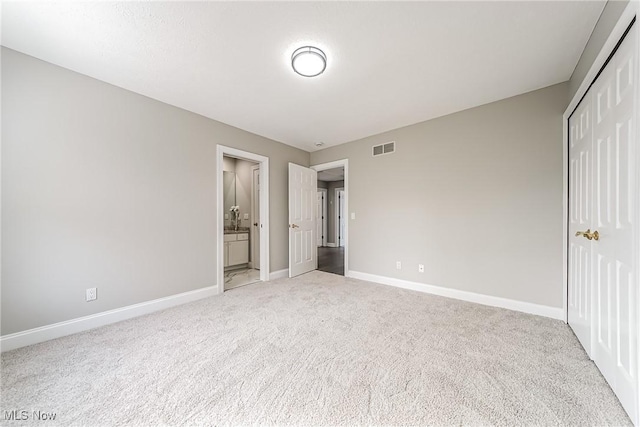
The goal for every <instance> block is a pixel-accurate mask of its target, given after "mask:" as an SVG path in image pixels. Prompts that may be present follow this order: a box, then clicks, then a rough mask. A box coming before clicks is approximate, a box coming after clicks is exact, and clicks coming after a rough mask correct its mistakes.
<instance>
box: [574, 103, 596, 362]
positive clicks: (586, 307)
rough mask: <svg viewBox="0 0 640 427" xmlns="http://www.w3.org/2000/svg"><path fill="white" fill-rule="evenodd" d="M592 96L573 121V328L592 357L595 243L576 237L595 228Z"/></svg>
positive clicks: (581, 106)
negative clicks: (592, 282)
mask: <svg viewBox="0 0 640 427" xmlns="http://www.w3.org/2000/svg"><path fill="white" fill-rule="evenodd" d="M592 150H593V147H592V129H591V96H589V95H587V96H586V97H585V98H584V99H583V100H582V102H581V103H580V105H579V106H578V109H577V110H576V111H575V112H574V113H573V115H572V116H571V117H570V118H569V296H568V317H569V325H570V326H571V328H572V329H573V331H574V332H575V334H576V336H577V337H578V339H579V340H580V343H581V344H582V346H583V347H584V348H585V350H586V351H587V353H588V354H589V355H591V242H590V241H589V240H587V239H583V238H581V237H577V236H576V233H578V232H580V231H584V230H587V229H589V227H591V204H592V200H591V193H592V191H591V185H592V184H591V183H592V181H591V180H592V171H591V157H592Z"/></svg>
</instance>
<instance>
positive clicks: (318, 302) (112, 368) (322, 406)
mask: <svg viewBox="0 0 640 427" xmlns="http://www.w3.org/2000/svg"><path fill="white" fill-rule="evenodd" d="M1 391H2V396H1V400H0V417H1V418H2V419H1V420H0V423H2V424H5V425H18V424H20V425H22V424H30V423H34V424H40V425H56V424H59V425H122V424H135V425H160V424H171V425H176V424H187V425H203V424H207V425H211V424H225V425H228V424H255V423H259V424H305V425H317V424H325V425H326V424H331V425H353V424H377V425H381V424H384V425H400V424H407V425H409V424H410V425H427V424H428V425H502V426H516V425H574V426H588V425H593V426H595V425H598V426H602V425H615V426H619V425H629V424H630V421H629V419H628V418H627V417H626V415H625V413H624V411H623V409H622V408H621V407H620V405H619V403H618V401H617V400H616V398H615V396H614V394H613V392H612V391H611V389H610V388H609V387H608V386H607V384H606V383H605V381H604V379H603V378H602V376H601V375H600V374H599V372H598V370H597V369H596V367H595V366H594V364H593V363H592V362H591V361H589V359H588V358H587V355H586V354H585V352H584V351H583V350H582V348H581V347H580V345H579V344H578V341H577V340H576V338H575V337H574V335H573V334H572V332H571V330H570V329H569V328H568V327H567V326H566V325H565V324H564V323H562V322H560V321H555V320H550V319H546V318H542V317H537V316H531V315H526V314H521V313H517V312H513V311H508V310H503V309H497V308H490V307H485V306H482V305H475V304H471V303H465V302H460V301H456V300H451V299H446V298H441V297H436V296H431V295H426V294H421V293H418V292H413V291H406V290H402V289H397V288H392V287H387V286H382V285H376V284H370V283H366V282H362V281H358V280H354V279H346V278H344V277H341V276H337V275H334V274H328V273H321V272H312V273H309V274H306V275H304V276H301V277H299V278H295V279H282V280H277V281H273V282H269V283H266V284H263V283H257V284H253V285H249V286H244V287H241V288H237V289H234V290H232V291H229V292H225V293H224V295H221V296H216V297H212V298H208V299H205V300H201V301H197V302H194V303H190V304H187V305H183V306H180V307H175V308H172V309H168V310H165V311H162V312H158V313H154V314H150V315H147V316H144V317H139V318H137V319H132V320H128V321H124V322H121V323H118V324H114V325H110V326H106V327H102V328H99V329H94V330H92V331H88V332H85V333H81V334H77V335H73V336H69V337H65V338H60V339H57V340H53V341H49V342H46V343H42V344H37V345H34V346H30V347H26V348H22V349H18V350H14V351H10V352H7V353H4V354H2V389H1ZM14 409H15V410H26V411H29V416H30V419H29V420H28V421H26V422H25V421H21V422H13V421H6V420H5V412H4V411H7V410H14ZM33 410H37V411H45V412H53V413H56V419H55V421H53V422H50V421H47V422H46V423H43V422H37V421H34V420H33V417H32V416H31V414H32V411H33Z"/></svg>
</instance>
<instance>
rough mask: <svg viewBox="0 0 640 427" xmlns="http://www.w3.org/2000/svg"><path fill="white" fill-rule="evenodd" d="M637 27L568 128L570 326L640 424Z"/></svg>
mask: <svg viewBox="0 0 640 427" xmlns="http://www.w3.org/2000/svg"><path fill="white" fill-rule="evenodd" d="M637 49H638V44H637V25H634V27H632V29H631V31H629V33H628V34H627V36H626V37H625V39H624V40H623V42H622V43H621V45H620V46H619V48H618V50H617V51H616V53H615V54H614V56H613V57H612V58H611V60H610V61H609V63H608V64H607V66H606V67H605V68H604V70H602V72H601V74H600V76H599V77H598V78H597V80H596V81H595V82H594V84H593V86H592V87H591V89H590V90H589V92H588V93H587V94H586V95H585V97H584V98H583V100H582V102H581V103H580V105H579V106H578V108H577V109H576V111H575V112H574V113H573V115H572V116H571V118H570V120H569V130H570V134H569V199H570V200H569V233H570V235H569V295H568V317H569V325H570V326H571V328H573V330H574V332H575V333H576V336H577V337H578V339H579V340H580V342H581V343H582V345H583V346H584V348H585V349H586V351H587V353H588V354H589V356H590V357H591V358H592V359H593V361H594V362H595V363H596V365H597V366H598V368H599V369H600V371H601V372H602V374H603V376H604V377H605V379H606V380H607V382H608V383H609V384H610V385H611V388H612V389H613V391H614V392H615V393H616V395H617V396H618V398H619V399H620V402H621V403H622V406H623V407H624V408H625V409H626V411H627V412H628V413H629V415H630V416H631V418H632V420H634V422H635V423H638V421H639V420H638V406H639V404H638V354H637V352H638V341H637V340H638V299H637V298H638V295H637V286H638V283H637V280H638V276H637V275H638V267H639V265H638V264H639V261H640V260H639V249H638V248H637V246H636V245H637V243H636V241H635V240H636V239H637V233H638V229H637V227H638V224H637V218H638V216H637V209H638V206H637V203H638V198H639V195H638V190H639V189H638V188H637V182H638V181H637V180H638V178H637V172H638V171H637V170H636V168H637V162H638V157H637V153H636V150H637V149H638V147H637V146H638V141H637V135H636V121H637V115H638V109H637V106H636V105H635V102H636V101H635V100H636V90H637V89H636V86H637V78H638V77H637V75H638V74H637V66H638V62H637V61H638V58H637V53H638V51H637Z"/></svg>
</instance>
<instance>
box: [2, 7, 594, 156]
mask: <svg viewBox="0 0 640 427" xmlns="http://www.w3.org/2000/svg"><path fill="white" fill-rule="evenodd" d="M604 3H605V2H603V1H598V2H591V1H578V2H561V1H557V2H539V1H538V2H407V3H405V2H298V3H295V2H108V3H107V2H84V3H81V2H56V1H47V2H24V3H23V2H20V3H13V2H7V1H4V2H3V4H2V45H4V46H6V47H9V48H11V49H15V50H17V51H20V52H24V53H26V54H29V55H32V56H35V57H36V58H40V59H43V60H45V61H48V62H51V63H54V64H57V65H60V66H62V67H65V68H69V69H71V70H74V71H77V72H80V73H83V74H86V75H89V76H92V77H95V78H97V79H100V80H103V81H106V82H109V83H112V84H114V85H117V86H120V87H123V88H126V89H129V90H132V91H134V92H138V93H140V94H143V95H146V96H149V97H151V98H155V99H158V100H160V101H163V102H166V103H169V104H172V105H175V106H178V107H181V108H184V109H187V110H189V111H193V112H196V113H199V114H202V115H204V116H206V117H210V118H212V119H215V120H219V121H221V122H224V123H227V124H230V125H233V126H237V127H239V128H242V129H245V130H248V131H250V132H254V133H256V134H259V135H263V136H266V137H268V138H272V139H275V140H277V141H281V142H284V143H286V144H289V145H292V146H295V147H299V148H302V149H304V150H307V151H315V150H317V149H318V148H317V147H316V146H315V144H316V143H317V142H320V141H322V142H324V146H323V147H322V148H326V147H330V146H332V145H337V144H341V143H344V142H348V141H351V140H354V139H358V138H362V137H365V136H369V135H373V134H377V133H380V132H384V131H387V130H391V129H395V128H398V127H402V126H406V125H409V124H413V123H417V122H420V121H424V120H427V119H430V118H434V117H438V116H442V115H445V114H449V113H452V112H455V111H460V110H463V109H467V108H470V107H473V106H477V105H481V104H485V103H487V102H492V101H496V100H499V99H503V98H506V97H509V96H513V95H517V94H520V93H524V92H528V91H531V90H535V89H538V88H541V87H545V86H549V85H552V84H555V83H559V82H563V81H566V80H568V79H569V77H570V76H571V73H572V72H573V70H574V68H575V65H576V63H577V61H578V59H579V57H580V54H581V52H582V50H583V48H584V46H585V44H586V42H587V40H588V38H589V35H590V33H591V31H592V29H593V27H594V25H595V23H596V21H597V19H598V17H599V15H600V13H601V11H602V8H603V7H604ZM306 44H313V45H315V46H317V47H319V48H321V49H323V50H324V51H325V53H326V55H327V58H328V65H327V70H326V71H325V73H324V74H322V75H321V76H319V77H316V78H305V77H302V76H299V75H297V74H296V73H294V72H293V70H292V69H291V66H290V60H291V53H292V52H293V50H294V49H295V48H297V47H300V46H302V45H306Z"/></svg>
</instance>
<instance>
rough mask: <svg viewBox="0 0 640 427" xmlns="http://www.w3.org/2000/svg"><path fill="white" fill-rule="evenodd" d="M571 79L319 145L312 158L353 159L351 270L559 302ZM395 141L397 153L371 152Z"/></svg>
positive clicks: (540, 301)
mask: <svg viewBox="0 0 640 427" xmlns="http://www.w3.org/2000/svg"><path fill="white" fill-rule="evenodd" d="M568 89H569V85H568V83H562V84H558V85H554V86H551V87H548V88H544V89H541V90H537V91H534V92H530V93H527V94H523V95H519V96H516V97H513V98H509V99H505V100H502V101H498V102H494V103H492V104H487V105H484V106H480V107H476V108H473V109H469V110H466V111H462V112H459V113H455V114H451V115H449V116H445V117H441V118H437V119H434V120H430V121H426V122H423V123H419V124H416V125H412V126H408V127H405V128H402V129H397V130H393V131H390V132H386V133H383V134H380V135H375V136H372V137H368V138H365V139H361V140H358V141H354V142H351V143H348V144H344V145H341V146H337V147H331V148H327V149H325V150H321V151H317V152H314V153H311V164H313V165H315V164H321V163H326V162H330V161H334V160H338V159H345V158H346V159H349V186H350V188H349V197H350V200H349V209H350V212H355V213H356V219H355V220H350V219H349V257H350V258H349V268H350V270H355V271H360V272H364V273H370V274H376V275H381V276H386V277H394V278H400V279H405V280H410V281H415V282H420V283H426V284H432V285H437V286H443V287H448V288H455V289H461V290H465V291H471V292H476V293H480V294H487V295H493V296H498V297H504V298H510V299H514V300H519V301H526V302H531V303H536V304H542V305H547V306H553V307H561V306H562V113H563V111H564V109H565V108H566V106H567V103H568ZM388 141H396V150H397V151H396V153H395V154H391V155H385V156H380V157H375V158H374V157H372V156H371V147H372V146H373V145H376V144H379V143H383V142H388ZM347 217H349V215H348V214H347ZM396 261H402V263H403V269H402V270H396V269H395V262H396ZM419 263H423V264H425V269H426V270H425V273H418V264H419Z"/></svg>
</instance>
